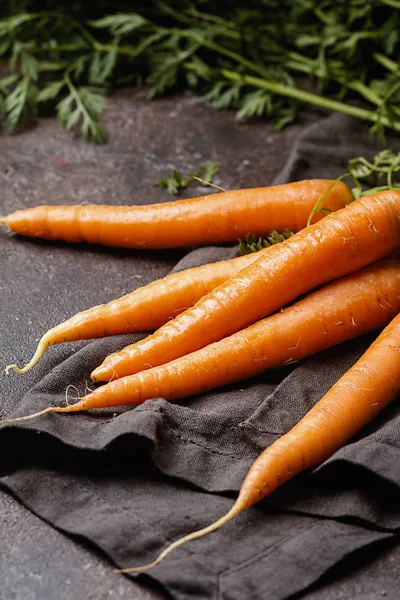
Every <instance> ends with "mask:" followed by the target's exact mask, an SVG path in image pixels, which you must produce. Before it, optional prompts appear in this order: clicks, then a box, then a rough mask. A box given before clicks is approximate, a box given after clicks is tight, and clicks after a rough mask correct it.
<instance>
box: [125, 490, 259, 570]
mask: <svg viewBox="0 0 400 600" xmlns="http://www.w3.org/2000/svg"><path fill="white" fill-rule="evenodd" d="M244 508H247V504H245V503H244V502H240V501H236V502H235V504H234V505H233V506H232V508H231V510H230V511H229V512H228V513H227V514H226V515H224V516H223V517H221V518H220V519H218V521H215V522H214V523H212V524H211V525H208V526H207V527H204V528H203V529H199V530H198V531H194V532H193V533H189V534H188V535H185V536H184V537H182V538H180V539H179V540H176V542H173V543H172V544H170V545H169V546H167V547H166V548H165V550H163V551H162V552H161V554H160V555H159V556H158V557H157V558H156V559H155V560H153V562H151V563H148V564H147V565H143V566H141V567H131V568H128V569H115V570H114V573H141V572H142V571H147V570H148V569H152V568H153V567H155V566H156V565H158V564H160V562H161V561H162V560H163V559H164V558H165V557H166V556H167V555H168V554H169V553H170V552H172V550H175V548H179V546H182V545H183V544H186V542H190V541H192V540H195V539H197V538H200V537H203V535H207V534H208V533H211V532H212V531H215V530H216V529H219V528H220V527H222V525H225V523H227V522H228V521H230V520H231V519H233V517H235V516H236V515H237V514H238V513H240V512H241V511H242V510H243V509H244Z"/></svg>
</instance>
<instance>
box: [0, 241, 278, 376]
mask: <svg viewBox="0 0 400 600" xmlns="http://www.w3.org/2000/svg"><path fill="white" fill-rule="evenodd" d="M267 251H268V248H266V249H265V250H261V251H260V252H261V253H265V252H267ZM257 258H258V253H253V254H248V255H245V256H239V257H238V258H233V259H231V260H223V261H219V262H217V263H214V264H208V265H202V266H200V267H194V268H192V269H186V270H185V271H181V272H179V273H172V274H171V275H167V277H164V278H163V279H159V280H157V281H153V282H152V283H149V284H148V285H145V286H143V287H140V288H138V289H137V290H135V291H134V292H131V293H130V294H126V295H125V296H122V297H121V298H118V299H117V300H112V301H111V302H108V304H101V305H99V306H94V307H93V308H89V309H88V310H85V311H82V312H80V313H78V314H76V315H74V316H73V317H71V318H70V319H67V320H66V321H64V322H63V323H60V324H59V325H57V326H56V327H53V328H52V329H50V330H49V331H47V332H46V333H45V334H44V335H43V337H42V338H41V339H40V341H39V344H38V346H37V348H36V351H35V353H34V355H33V357H32V359H31V360H30V361H29V363H28V364H26V365H25V366H24V367H23V368H19V367H18V366H17V365H8V367H6V373H8V372H9V371H10V370H11V369H14V370H15V371H17V372H18V373H26V372H27V371H29V370H30V369H31V368H32V367H33V366H34V365H35V364H36V363H37V362H38V360H39V359H40V358H41V356H42V355H43V353H44V351H45V350H46V348H48V347H49V346H54V345H56V344H61V343H62V342H73V341H77V340H88V339H91V338H99V337H104V336H108V335H118V334H122V333H134V332H138V331H149V330H151V329H157V328H158V327H160V326H161V325H163V324H164V323H166V322H167V321H168V320H169V319H172V318H174V317H175V316H176V315H177V314H179V313H180V312H182V311H184V310H186V309H187V308H188V307H190V306H193V304H195V303H196V302H197V300H199V299H200V298H201V297H202V296H204V295H205V294H207V293H208V292H210V291H211V290H212V289H214V288H215V287H216V286H217V285H219V284H221V283H222V282H223V281H226V280H227V279H229V278H230V277H232V276H233V275H235V274H236V273H238V272H239V271H240V270H241V269H243V268H244V267H246V266H247V265H249V264H251V263H252V262H255V261H256V260H257Z"/></svg>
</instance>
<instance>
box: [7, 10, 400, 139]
mask: <svg viewBox="0 0 400 600" xmlns="http://www.w3.org/2000/svg"><path fill="white" fill-rule="evenodd" d="M131 7H132V4H131V3H128V2H126V1H124V0H119V1H118V2H115V3H110V2H106V1H103V0H99V2H96V3H89V2H83V3H79V4H78V3H71V2H66V1H60V2H57V3H55V2H54V0H43V1H42V2H39V1H38V0H14V1H13V2H11V3H9V10H8V11H4V10H3V11H2V13H0V62H2V63H3V66H1V64H0V67H1V72H2V73H5V74H9V75H13V76H15V79H14V80H13V81H12V82H11V81H10V82H6V84H1V83H0V112H1V115H2V118H3V120H4V121H5V122H6V123H7V124H8V126H9V128H10V129H16V128H19V127H21V126H23V124H24V123H25V122H26V121H27V120H29V119H31V118H32V117H34V116H35V114H36V113H37V111H38V110H41V106H42V105H43V104H46V105H47V106H46V110H47V111H48V109H49V108H50V107H51V106H53V107H54V109H55V110H57V112H58V115H59V117H60V119H61V122H62V123H63V125H64V126H66V127H68V128H72V129H74V130H75V129H78V130H79V131H80V132H81V134H82V135H84V136H85V137H88V138H89V139H92V140H93V141H100V140H102V139H103V137H104V136H103V133H102V130H101V128H100V125H99V124H98V120H99V118H100V116H101V113H102V111H103V109H104V106H105V98H106V95H107V92H108V91H110V90H113V89H115V88H117V87H119V86H121V85H126V84H127V83H129V84H137V83H146V84H148V85H149V90H150V92H149V94H150V97H155V96H158V95H160V94H165V93H168V92H169V91H173V90H176V89H181V88H191V89H193V90H194V91H195V92H196V93H198V94H199V95H200V96H202V97H203V98H204V100H205V101H207V102H209V103H211V104H212V105H213V106H214V107H215V108H217V109H226V108H232V109H234V110H236V111H237V114H238V118H240V119H247V118H268V119H271V120H272V121H273V123H274V124H275V126H276V127H277V128H282V127H284V126H286V125H287V124H288V123H291V122H292V121H294V120H295V118H296V115H297V112H298V107H299V106H300V105H301V104H303V103H304V102H308V103H310V104H315V105H318V106H320V107H325V108H326V109H328V110H337V111H341V112H345V113H346V112H348V107H349V106H350V105H351V112H352V113H353V114H354V115H355V116H359V117H360V118H363V119H364V120H367V121H370V124H371V125H372V132H373V134H374V135H376V136H377V138H378V139H380V140H381V141H382V140H383V136H384V132H385V129H387V128H393V129H396V130H397V131H400V68H399V67H398V64H399V59H400V33H399V32H400V2H399V1H398V0H374V2H371V1H370V0H348V1H347V2H344V0H313V1H312V2H311V1H310V0H297V2H292V1H291V0H279V1H278V0H246V2H244V1H242V0H238V2H234V3H227V2H225V3H216V2H214V1H213V0H202V2H200V3H199V2H194V0H169V1H168V2H163V1H162V0H154V1H153V2H147V3H144V2H142V1H139V2H135V3H134V11H131ZM4 69H5V72H4ZM304 77H306V78H307V79H308V81H309V84H308V86H307V87H308V88H310V87H311V88H314V89H315V90H316V94H317V95H315V94H308V95H307V96H305V95H304V94H303V93H302V92H303V90H302V89H301V88H299V87H297V86H298V81H299V78H300V79H301V78H304ZM100 97H101V98H102V100H100ZM68 98H69V99H68ZM64 100H65V101H66V102H65V103H64V104H62V103H63V101H64ZM354 101H356V102H354ZM360 101H361V103H363V104H364V106H365V108H364V109H362V108H361V107H360V108H359V105H360ZM77 110H78V112H76V111H77ZM72 115H73V116H72ZM71 124H73V125H71Z"/></svg>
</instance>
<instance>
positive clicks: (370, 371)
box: [1, 181, 400, 572]
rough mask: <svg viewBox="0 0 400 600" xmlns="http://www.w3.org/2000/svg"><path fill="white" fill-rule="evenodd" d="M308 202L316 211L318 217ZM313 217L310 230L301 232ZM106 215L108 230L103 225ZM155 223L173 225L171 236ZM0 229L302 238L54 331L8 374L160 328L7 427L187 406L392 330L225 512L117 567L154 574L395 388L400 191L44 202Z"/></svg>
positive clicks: (140, 240)
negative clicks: (72, 390)
mask: <svg viewBox="0 0 400 600" xmlns="http://www.w3.org/2000/svg"><path fill="white" fill-rule="evenodd" d="M321 195H322V196H321ZM321 197H322V199H323V201H322V202H321V201H320V199H321ZM316 202H318V206H320V207H322V209H323V213H320V212H319V213H316V212H315V211H313V207H314V206H315V204H316ZM213 203H215V204H214V208H213ZM190 207H192V208H190ZM215 207H217V208H215ZM197 209H198V210H199V212H198V213H197V219H196V213H195V210H197ZM213 210H215V211H217V213H216V214H214V216H212V215H213ZM168 211H171V212H168ZM310 213H311V214H312V215H313V222H312V224H311V225H309V226H306V225H307V221H308V217H309V215H310ZM327 213H329V214H327ZM323 214H327V216H325V217H324V218H323V219H322V220H320V219H321V217H322V216H323ZM106 217H107V218H109V217H110V219H111V223H112V225H113V226H112V227H109V226H108V224H109V221H106V220H104V221H102V219H105V218H106ZM162 219H166V220H168V219H169V222H170V223H173V225H172V227H171V229H170V230H169V229H168V227H167V226H166V225H165V222H164V223H163V222H162ZM185 219H189V221H188V220H186V221H184V220H185ZM1 222H2V223H4V224H6V225H8V226H9V227H10V228H11V229H13V230H14V231H17V232H18V233H23V234H25V235H31V236H41V237H46V238H48V239H64V240H67V241H74V242H77V241H82V240H86V241H89V242H96V241H97V242H101V243H104V244H108V245H123V246H128V247H169V246H171V245H172V244H173V245H188V244H197V243H209V242H211V241H212V242H216V241H220V242H222V241H232V240H233V239H236V238H237V237H239V236H244V235H245V234H246V233H247V232H248V231H251V230H252V231H253V232H255V233H256V234H258V235H261V234H262V233H265V230H266V229H267V228H278V229H279V228H285V227H288V228H290V229H292V230H293V231H295V232H297V233H295V234H294V235H292V236H291V237H290V238H289V239H287V240H286V241H284V242H281V243H279V244H277V245H275V246H272V247H270V248H266V249H264V250H261V251H260V252H258V253H256V254H252V255H247V256H243V257H240V258H237V259H233V260H231V261H222V262H220V263H216V264H215V265H205V266H202V267H197V268H195V269H189V270H187V271H183V272H181V273H176V274H173V275H170V276H168V277H166V278H165V279H164V280H161V281H158V282H154V283H152V284H150V285H148V286H145V287H143V288H140V289H138V290H136V291H135V292H133V293H131V294H128V295H126V296H124V297H122V298H120V299H119V300H115V301H113V302H110V303H109V304H107V305H102V306H97V307H94V308H93V309H90V310H87V311H85V312H83V313H79V314H78V315H75V316H74V317H72V318H71V319H69V320H68V321H66V322H64V323H61V324H60V325H58V326H57V327H55V328H53V329H51V330H50V331H48V332H47V333H46V334H45V335H44V336H43V338H42V339H41V341H40V342H39V345H38V348H37V350H36V353H35V355H34V357H33V358H32V360H31V361H30V362H29V363H28V364H27V365H26V366H25V367H24V368H22V369H19V368H18V367H16V366H15V365H11V366H10V367H8V369H10V368H14V369H16V370H17V371H19V372H26V371H28V370H29V369H30V368H31V367H32V366H33V365H34V364H35V363H36V362H37V361H38V360H39V358H40V357H41V356H42V354H43V352H44V351H45V349H46V348H47V347H48V346H51V345H54V344H58V343H61V342H64V341H73V340H78V339H88V338H92V337H101V336H103V335H113V334H116V333H124V332H133V331H143V330H148V329H156V328H157V327H159V329H157V330H156V331H155V332H154V333H153V334H152V335H150V336H148V337H147V338H145V339H144V340H142V341H140V342H138V343H137V344H134V345H131V346H128V347H127V348H125V349H124V350H123V351H122V352H120V353H117V354H113V355H111V356H109V357H107V358H106V359H105V361H104V362H103V364H102V365H100V366H99V367H98V368H96V369H95V370H94V371H93V373H92V375H91V376H92V379H93V380H94V381H108V383H107V384H106V385H103V386H102V387H98V388H97V389H96V390H94V391H93V392H91V393H89V394H87V395H86V396H84V397H82V398H81V399H80V400H79V401H78V402H77V403H76V404H73V405H68V406H66V407H47V408H46V409H44V410H42V411H40V412H38V413H35V414H33V415H27V416H25V417H20V418H19V419H9V420H5V421H3V423H7V422H15V421H24V420H27V419H32V418H35V417H38V416H40V415H43V414H45V413H51V412H61V413H67V412H78V411H82V410H87V409H91V408H103V407H111V406H120V405H127V404H130V405H137V404H140V403H142V402H144V401H145V400H148V399H150V398H154V397H158V396H162V397H163V398H165V399H167V400H174V399H177V398H183V397H186V396H190V395H193V394H197V393H200V392H202V391H205V390H208V389H213V388H215V387H218V386H222V385H225V384H228V383H232V382H235V381H239V380H241V379H245V378H248V377H253V376H254V375H256V374H257V373H260V372H262V371H263V370H265V369H267V368H272V367H277V366H280V365H282V364H285V363H287V362H291V361H298V360H300V359H302V358H304V357H306V356H309V355H311V354H314V353H315V352H318V351H320V350H323V349H325V348H329V347H331V346H333V345H335V344H339V343H341V342H343V341H345V340H348V339H351V338H353V337H355V336H358V335H362V334H364V333H366V332H369V331H373V330H375V329H380V328H382V327H386V329H384V331H383V333H382V334H381V335H380V336H379V337H378V338H377V340H376V341H375V342H374V344H372V346H371V347H370V348H369V350H368V351H367V352H366V353H365V354H364V355H363V356H362V357H361V359H360V360H359V361H358V362H357V363H356V364H355V365H354V366H353V367H352V368H351V369H350V370H349V371H348V373H346V374H345V375H344V376H343V377H342V378H341V379H340V380H339V381H338V382H337V383H336V385H335V386H333V388H332V389H331V390H330V391H329V392H328V393H327V394H326V395H325V396H324V397H323V398H322V399H321V400H320V401H319V402H318V403H317V404H316V405H315V406H314V408H313V409H312V410H311V411H310V412H309V413H308V414H307V415H306V416H305V417H304V418H303V419H302V420H301V421H300V422H299V423H298V424H297V425H296V426H295V427H294V428H293V429H292V430H291V431H289V432H288V433H287V434H285V435H284V436H282V437H281V438H280V439H279V440H277V441H276V442H275V443H274V444H272V445H271V446H270V447H269V448H267V449H266V450H265V451H264V452H263V453H262V454H261V455H260V456H259V458H258V459H257V460H256V461H255V463H254V464H253V466H252V467H251V469H250V471H249V473H248V474H247V476H246V478H245V480H244V482H243V485H242V487H241V490H240V493H239V496H238V499H237V501H236V502H235V504H234V506H233V507H232V509H231V510H230V512H229V513H228V514H227V515H225V516H224V517H222V518H221V519H220V520H218V521H217V522H216V523H213V524H212V525H210V526H209V527H206V528H205V529H202V530H199V531H197V532H195V533H192V534H190V535H188V536H186V537H184V538H182V539H180V540H178V541H177V542H175V543H174V544H172V545H171V546H170V547H168V548H167V549H166V550H164V551H163V552H162V553H161V555H160V556H159V557H158V558H157V559H156V560H155V561H154V562H153V563H151V564H150V565H145V566H144V567H139V568H137V569H127V570H124V571H122V572H131V571H140V570H143V569H146V568H150V567H152V566H155V565H156V564H158V563H159V562H160V560H162V559H163V558H164V557H165V556H166V555H167V554H168V553H169V552H170V551H171V550H173V549H174V548H176V547H177V546H179V545H181V544H182V543H184V542H187V541H189V540H192V539H195V538H197V537H200V536H202V535H205V534H206V533H209V532H211V531H213V530H215V529H217V528H218V527H220V526H221V525H223V524H224V523H226V522H227V521H228V520H230V519H231V518H233V517H234V516H235V515H237V514H238V513H239V512H240V511H241V510H243V509H244V508H247V507H249V506H251V505H253V504H254V503H256V502H258V501H259V500H261V499H262V498H264V497H265V496H266V495H268V494H270V493H271V492H273V491H274V490H275V489H276V488H277V487H278V486H280V485H282V484H283V483H284V482H285V481H287V480H288V479H289V478H291V477H294V476H295V475H296V474H298V473H300V472H301V471H303V470H305V469H308V468H310V467H313V466H314V465H316V464H318V463H320V462H321V461H323V460H325V459H326V458H328V457H329V456H330V455H331V454H333V453H334V452H335V451H336V450H337V449H338V448H339V447H340V446H341V445H343V444H344V443H346V442H347V441H348V440H349V439H350V438H351V437H352V436H353V435H354V434H355V433H356V432H358V431H359V430H360V429H361V428H362V427H363V426H364V425H365V424H366V423H368V422H369V421H370V420H371V419H372V418H373V417H374V416H375V415H376V414H377V413H378V412H379V411H381V410H382V409H383V408H384V407H385V406H387V404H389V402H391V400H393V399H394V398H395V397H396V395H397V393H398V392H399V391H400V316H398V314H399V312H400V261H397V260H388V259H387V257H388V256H389V255H391V254H392V253H393V252H395V251H396V250H397V248H398V246H399V244H400V192H398V191H395V190H390V189H389V190H384V191H380V192H378V193H376V194H373V195H370V196H364V197H361V198H360V199H358V200H355V201H353V202H352V195H351V192H350V190H349V188H348V187H347V186H346V185H345V184H343V183H338V182H336V183H335V182H330V181H312V182H297V183H295V184H288V185H284V186H276V187H273V188H264V189H258V190H242V191H241V192H227V193H224V194H215V195H213V196H208V197H207V198H197V199H194V200H186V201H182V202H176V203H171V206H168V205H160V206H158V205H153V206H150V207H133V208H132V209H129V208H128V207H126V208H124V209H121V208H116V209H115V211H114V210H113V209H112V208H111V207H97V208H96V207H75V208H67V207H51V208H49V207H39V208H37V209H29V210H27V211H18V212H17V213H14V215H10V216H9V217H6V218H3V219H2V220H1ZM182 223H184V227H183V228H182ZM261 229H263V230H262V231H261ZM300 296H302V298H301V299H300V300H297V299H298V298H299V297H300ZM254 298H257V302H254V301H253V299H254ZM296 300H297V301H296Z"/></svg>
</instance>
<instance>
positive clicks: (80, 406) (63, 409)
mask: <svg viewBox="0 0 400 600" xmlns="http://www.w3.org/2000/svg"><path fill="white" fill-rule="evenodd" d="M80 410H85V402H84V401H83V400H80V401H79V402H77V403H76V404H68V406H49V407H48V408H45V409H44V410H40V411H39V412H36V413H33V414H32V415H26V416H25V417H16V418H15V419H3V420H2V421H0V425H5V424H6V423H20V422H21V421H30V420H31V419H36V417H41V416H42V415H46V414H48V413H69V412H78V411H80Z"/></svg>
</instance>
